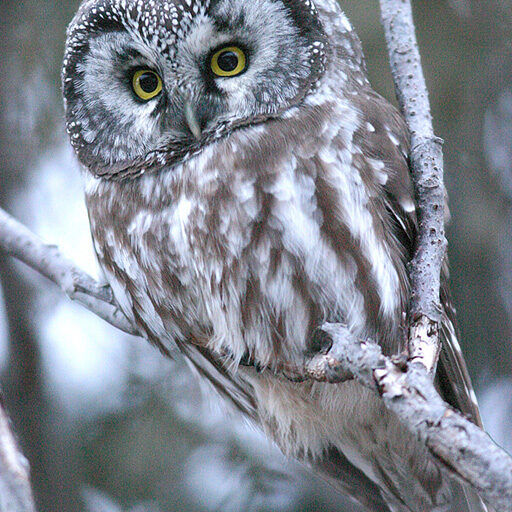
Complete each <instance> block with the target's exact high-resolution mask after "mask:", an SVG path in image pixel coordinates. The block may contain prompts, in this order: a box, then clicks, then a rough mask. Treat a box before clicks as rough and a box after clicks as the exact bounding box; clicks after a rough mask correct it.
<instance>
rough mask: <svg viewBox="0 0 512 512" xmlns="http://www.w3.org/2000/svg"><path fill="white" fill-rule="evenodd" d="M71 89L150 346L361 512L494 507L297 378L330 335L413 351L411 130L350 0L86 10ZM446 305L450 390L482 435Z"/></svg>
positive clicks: (79, 24) (341, 399) (80, 151)
mask: <svg viewBox="0 0 512 512" xmlns="http://www.w3.org/2000/svg"><path fill="white" fill-rule="evenodd" d="M63 91H64V98H65V108H66V122H67V130H68V133H69V136H70V140H71V143H72V146H73V148H74V150H75V152H76V154H77V156H78V159H79V160H80V162H81V164H82V166H83V175H84V183H85V197H86V203H87V208H88V212H89V218H90V225H91V231H92V236H93V241H94V246H95V250H96V253H97V257H98V260H99V263H100V265H101V267H102V269H103V271H104V273H105V276H106V278H107V280H108V282H109V284H110V285H111V287H112V289H113V291H114V294H115V297H116V299H117V301H118V303H119V304H120V306H121V308H122V310H123V312H124V314H125V315H126V316H127V317H128V318H129V319H130V320H131V321H132V322H133V324H134V325H136V326H137V327H138V329H139V330H140V332H141V333H143V334H144V336H145V337H146V338H147V339H148V340H149V341H150V342H151V343H153V344H154V345H156V346H157V347H158V348H159V349H160V350H161V352H162V353H163V354H165V355H171V354H172V353H174V352H176V351H177V349H178V350H179V351H181V353H183V355H184V356H185V358H186V360H187V361H188V362H189V364H190V365H191V367H192V368H194V369H195V370H196V371H197V373H199V374H200V376H201V377H202V378H204V379H207V380H208V381H209V382H210V383H211V384H212V385H213V386H214V387H215V388H216V390H217V391H218V392H219V394H220V395H222V396H223V397H224V398H225V399H226V400H227V401H229V402H230V403H232V404H233V405H234V406H236V407H237V408H238V409H239V410H240V411H242V412H243V413H244V414H245V415H246V416H247V417H249V418H250V419H251V420H253V421H254V422H256V423H257V424H258V425H259V426H260V427H261V428H262V429H263V430H264V431H265V432H266V433H267V434H268V436H269V437H270V438H271V439H272V440H273V441H275V443H276V444H277V445H278V446H279V447H280V449H281V450H282V451H283V452H284V453H285V454H286V455H287V456H289V457H293V458H296V459H299V460H301V461H303V462H305V463H307V464H308V465H310V466H311V467H312V468H313V469H314V470H315V471H317V472H318V473H319V474H321V475H322V476H323V477H324V478H325V479H327V480H328V481H329V482H331V483H332V484H333V485H335V486H336V487H337V488H338V489H339V490H340V491H342V492H344V493H345V494H347V495H349V496H350V497H352V498H353V499H354V500H356V501H358V502H359V503H361V504H362V505H363V506H364V507H365V508H366V510H368V511H373V512H386V511H388V512H391V511H392V512H406V511H407V512H417V511H422V512H423V511H457V512H464V511H466V512H467V511H471V512H476V511H483V510H486V509H485V506H484V505H483V504H482V502H481V501H480V499H479V498H478V496H476V495H475V494H474V493H473V491H471V490H470V489H469V488H468V487H467V486H464V485H463V484H462V483H461V482H459V481H455V480H454V479H452V478H451V476H450V475H449V474H448V473H447V472H446V468H444V467H442V466H440V465H439V464H438V462H437V461H435V460H433V459H432V458H431V456H429V454H428V453H427V451H426V449H425V448H424V447H423V446H422V445H421V444H420V443H419V442H418V441H417V440H416V439H415V438H414V437H413V436H412V435H411V434H410V433H409V432H408V431H406V430H405V428H404V427H403V426H402V425H401V424H400V422H399V421H398V419H397V418H396V417H395V416H394V415H393V413H391V412H390V411H388V410H386V409H385V407H384V406H383V405H382V403H381V402H380V400H379V399H378V398H377V397H376V396H374V395H373V394H372V393H371V392H370V391H368V390H367V389H364V388H363V387H361V386H360V385H359V384H357V383H356V382H354V381H347V382H344V383H340V384H327V383H319V382H311V381H304V380H302V379H301V378H300V376H298V375H297V372H296V371H295V370H294V369H295V368H297V367H299V366H300V365H301V363H302V362H303V360H304V354H305V353H307V352H308V351H311V350H313V349H314V345H315V342H314V336H313V333H314V331H315V329H316V328H317V327H318V326H320V325H322V323H323V322H338V323H342V324H343V325H344V326H345V328H346V329H348V331H349V332H350V333H351V334H353V335H354V336H357V337H359V338H370V339H374V340H376V341H377V342H378V343H379V344H380V345H381V346H382V349H383V351H384V352H385V353H386V354H394V353H399V352H401V351H403V350H405V335H404V332H405V322H406V319H407V300H408V295H409V279H408V275H407V271H406V267H407V263H408V261H409V260H410V259H411V256H412V252H413V251H414V244H415V235H416V216H415V202H414V194H413V189H412V184H411V178H410V175H409V166H408V152H409V147H408V133H407V128H406V126H405V124H404V121H403V119H402V118H401V116H400V114H399V113H398V112H397V111H396V110H395V109H394V107H392V106H391V105H390V104H389V103H388V102H387V101H386V100H384V99H383V98H382V97H380V96H379V95H378V94H377V93H376V92H374V91H373V90H372V88H371V86H370V84H369V82H368V79H367V76H366V71H365V64H364V59H363V53H362V49H361V45H360V42H359V39H358V38H357V36H356V34H355V33H354V32H353V30H352V28H351V25H350V24H349V22H348V20H347V18H346V17H345V15H344V14H343V13H342V11H341V10H340V8H339V6H338V4H337V2H336V1H334V0H314V1H313V0H144V1H143V0H86V1H85V2H83V3H82V5H81V6H80V8H79V10H78V13H77V14H76V16H75V18H74V20H73V21H72V23H71V25H70V27H69V29H68V38H67V46H66V53H65V59H64V69H63ZM445 273H446V272H445ZM444 280H445V281H446V276H445V279H444ZM442 302H443V304H444V317H443V324H442V338H443V349H442V353H441V358H440V362H439V368H438V370H437V376H436V384H437V386H438V389H439V391H440V392H441V394H442V395H443V397H444V398H445V400H447V401H448V402H449V403H450V404H452V405H453V406H454V407H456V408H458V409H459V410H460V411H462V412H463V413H465V414H467V415H470V417H471V418H472V419H473V421H474V422H475V423H477V424H480V418H479V413H478V408H477V406H476V403H475V399H474V393H473V390H472V388H471V384H470V380H469V377H468V374H467V370H466V367H465V363H464V360H463V358H462V355H461V352H460V348H459V345H458V343H457V340H456V336H455V329H454V323H453V311H452V309H451V307H450V303H449V298H448V294H447V289H446V284H445V285H444V286H443V290H442Z"/></svg>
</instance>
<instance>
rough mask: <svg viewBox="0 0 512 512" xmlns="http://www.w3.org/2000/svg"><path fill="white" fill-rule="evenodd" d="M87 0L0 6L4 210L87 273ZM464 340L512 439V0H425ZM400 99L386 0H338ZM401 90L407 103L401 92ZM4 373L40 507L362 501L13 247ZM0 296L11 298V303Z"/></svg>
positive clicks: (424, 42) (4, 278) (90, 264)
mask: <svg viewBox="0 0 512 512" xmlns="http://www.w3.org/2000/svg"><path fill="white" fill-rule="evenodd" d="M78 3H79V2H78V1H77V0H70V1H67V2H61V1H57V0H46V1H45V0H17V1H8V0H2V2H1V4H0V63H1V64H0V66H1V68H0V69H1V79H0V94H1V118H0V125H1V126H0V141H1V142H0V144H1V146H0V151H1V153H0V155H1V160H0V163H1V165H0V205H1V206H2V207H3V208H5V209H7V210H8V211H10V212H11V213H13V214H14V215H16V216H17V217H18V218H19V219H21V220H22V221H23V222H25V223H26V224H27V225H29V226H30V228H31V229H33V230H34V231H35V232H37V233H38V234H39V235H40V236H42V237H43V238H44V239H45V240H46V241H48V242H52V243H55V244H57V245H59V246H60V247H61V248H62V250H63V251H64V252H65V253H66V254H67V255H68V256H69V257H71V258H72V259H73V260H74V261H75V262H77V263H78V264H79V265H80V266H82V267H83V268H84V269H86V270H87V271H88V272H89V273H91V274H92V275H97V274H98V272H97V268H96V264H95V261H94V256H93V252H92V248H91V242H90V237H89V230H88V224H87V219H86V214H85V208H84V205H83V199H82V192H81V183H80V177H79V172H78V169H77V164H76V162H75V160H74V158H73V156H72V154H71V151H70V148H69V146H68V143H67V140H66V136H65V131H64V121H63V109H62V101H61V95H60V77H59V74H60V66H61V59H62V55H63V48H64V38H65V27H66V25H67V23H68V22H69V21H70V20H71V17H72V16H73V13H74V11H75V9H76V8H77V5H78ZM413 3H414V8H415V19H416V27H417V32H418V38H419V42H420V49H421V53H422V57H423V64H424V70H425V73H426V77H427V83H428V86H429V90H430V96H431V100H432V105H433V115H434V123H435V128H436V133H437V135H439V136H441V137H442V138H443V139H444V140H445V141H446V143H445V163H446V165H445V170H446V183H447V187H448V190H449V193H450V199H451V202H450V204H451V211H452V222H451V225H450V227H449V231H448V236H449V242H450V247H449V251H450V257H451V267H452V285H453V294H454V300H455V303H456V305H457V309H458V317H459V323H460V327H461V331H462V340H461V341H462V345H463V348H464V351H465V354H466V358H467V361H468V365H469V368H470V371H471V374H472V376H473V381H474V384H475V387H476V392H477V395H478V397H479V400H480V403H481V406H482V412H483V418H484V422H485V424H486V428H487V429H488V431H489V432H490V433H491V434H492V436H493V437H494V438H495V439H496V441H497V442H498V443H500V444H501V445H502V446H504V447H505V448H506V449H508V450H511V449H512V436H511V434H512V346H511V339H512V338H511V327H512V226H511V218H512V216H511V213H512V0H485V1H484V0H428V1H427V0H417V1H415V2H413ZM341 4H342V7H343V9H344V10H345V11H346V13H347V14H348V16H349V18H350V19H351V21H352V23H353V24H354V25H355V27H356V29H357V31H358V33H359V35H360V37H361V39H362V41H363V46H364V49H365V53H366V57H367V62H368V68H369V73H370V76H371V80H372V82H373V84H374V87H375V88H376V89H377V90H378V91H379V92H381V93H382V94H383V95H384V96H386V97H387V98H390V99H392V98H394V94H393V86H392V83H391V78H390V73H389V68H388V59H387V54H386V49H385V43H384V38H383V33H382V29H381V26H380V23H379V12H378V5H377V4H378V2H377V0H374V1H369V0H346V1H341ZM393 101H394V100H393ZM0 283H1V289H0V292H1V293H0V375H1V378H0V380H1V386H2V388H3V391H4V393H5V395H6V400H7V404H8V410H9V412H10V414H11V416H12V418H13V423H14V426H15V429H16V432H17V433H18V435H19V438H20V443H21V445H22V447H23V450H24V452H25V454H26V455H27V457H28V459H29V460H30V464H31V467H32V478H33V485H34V489H35V493H36V497H37V502H38V507H39V508H38V510H40V511H41V512H50V511H51V512H56V511H58V512H72V511H73V512H74V511H86V512H100V511H101V512H117V511H131V512H135V511H137V512H145V511H149V512H160V511H162V512H164V511H165V512H172V511H183V510H187V511H197V512H208V511H218V512H229V511H248V512H252V511H276V512H277V511H279V512H281V511H282V512H300V511H306V510H307V511H315V510H322V511H325V512H330V511H333V512H334V511H335V510H336V511H339V510H346V511H353V512H355V511H356V510H360V509H359V508H357V507H355V506H353V505H351V504H348V503H347V502H346V501H345V500H344V499H343V498H342V497H340V496H339V495H337V494H336V493H335V492H334V491H332V490H331V489H330V488H329V487H328V486H327V485H326V484H324V483H322V482H321V481H319V480H318V479H316V478H314V477H313V476H312V475H311V474H310V473H309V472H308V471H307V470H306V469H305V468H303V467H301V466H298V465H297V464H295V463H293V462H290V461H286V460H285V459H284V458H283V457H282V456H281V455H280V454H279V453H278V452H277V450H276V449H275V448H274V447H273V446H272V445H270V444H269V443H268V442H267V441H266V440H265V439H264V438H263V437H262V435H261V434H260V433H259V432H257V431H256V430H255V429H254V428H253V427H251V426H249V425H247V424H246V423H244V421H242V420H241V419H240V418H239V417H236V416H234V417H229V416H226V413H225V411H223V410H222V409H221V408H220V407H218V406H216V405H215V403H216V402H215V400H206V401H202V400H201V393H200V391H199V389H198V385H197V383H196V382H195V381H194V380H193V379H192V378H191V375H190V374H189V373H188V370H187V369H186V368H185V367H184V364H183V362H182V361H180V360H178V361H174V362H171V361H167V360H164V359H163V358H162V357H160V355H159V354H158V353H157V352H156V351H155V350H154V349H152V348H151V347H150V346H149V345H148V344H146V343H145V342H143V341H141V340H139V339H133V338H130V337H127V336H125V335H123V334H122V333H120V332H118V331H116V330H115V329H114V328H111V327H110V326H108V325H106V324H105V323H103V322H102V321H101V320H99V319H98V318H95V317H94V316H93V315H91V314H89V313H88V312H87V311H84V310H82V309H81V308H80V307H78V306H75V305H74V304H71V303H70V302H69V301H68V300H67V299H66V298H64V296H63V295H62V293H61V292H60V291H58V290H57V289H56V288H55V287H54V286H53V285H52V284H50V283H48V282H46V281H45V280H44V279H43V278H41V277H40V276H38V275H36V274H35V273H34V272H32V271H30V270H28V269H27V268H26V267H24V266H23V265H21V264H19V263H17V262H14V261H12V260H9V259H7V258H5V257H3V256H1V255H0ZM2 297H3V298H2Z"/></svg>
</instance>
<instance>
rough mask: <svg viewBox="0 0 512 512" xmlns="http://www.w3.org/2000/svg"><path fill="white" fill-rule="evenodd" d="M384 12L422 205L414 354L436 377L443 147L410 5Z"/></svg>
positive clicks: (385, 4)
mask: <svg viewBox="0 0 512 512" xmlns="http://www.w3.org/2000/svg"><path fill="white" fill-rule="evenodd" d="M380 6H381V17H382V24H383V25H384V32H385V35H386V41H387V44H388V50H389V58H390V63H391V71H392V74H393V80H394V82H395V90H396V95H397V98H398V102H399V104H400V108H401V110H402V112H403V114H404V116H405V119H406V121H407V125H408V126H409V129H410V132H411V148H412V149H411V169H412V174H413V181H414V185H415V189H416V200H417V204H418V222H419V233H418V238H417V247H418V249H417V251H416V254H415V255H414V258H413V260H412V261H411V264H410V277H411V298H410V304H409V313H410V326H409V354H410V357H411V359H412V360H415V361H418V362H421V363H422V364H423V365H424V366H425V367H426V368H427V369H428V370H429V371H430V372H431V373H434V372H435V368H436V365H437V360H438V357H439V352H440V348H441V347H440V342H439V325H440V320H441V306H440V299H439V290H440V284H441V278H440V276H441V267H442V264H443V260H444V257H445V253H446V239H445V235H444V200H445V189H444V185H443V153H442V142H443V141H442V140H441V139H440V138H439V137H436V136H435V135H434V129H433V127H432V116H431V114H430V103H429V100H428V92H427V87H426V84H425V78H424V76H423V71H422V68H421V59H420V54H419V51H418V43H417V42H416V35H415V32H414V22H413V18H412V9H411V3H410V0H380Z"/></svg>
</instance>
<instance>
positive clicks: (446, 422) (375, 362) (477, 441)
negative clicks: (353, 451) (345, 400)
mask: <svg viewBox="0 0 512 512" xmlns="http://www.w3.org/2000/svg"><path fill="white" fill-rule="evenodd" d="M321 331H322V332H324V333H326V334H327V335H328V336H329V338H330V340H331V341H332V346H331V348H330V349H329V351H328V353H327V354H316V355H314V356H312V357H311V358H310V359H308V360H306V364H305V373H306V375H307V376H308V377H310V378H312V379H313V380H317V381H320V382H330V383H336V382H343V381H345V380H346V379H347V378H352V377H353V378H355V379H356V380H357V381H358V382H359V383H360V384H362V385H363V386H365V387H367V388H369V389H371V390H373V391H375V392H376V393H378V394H379V395H380V396H381V398H382V400H383V401H384V404H385V406H386V407H387V408H388V409H389V410H391V411H393V412H394V413H395V414H396V415H397V417H398V418H399V419H400V421H401V422H402V423H403V424H404V425H405V426H406V427H407V429H408V430H409V431H410V432H411V433H413V434H414V435H415V436H416V437H417V438H418V439H420V440H421V441H422V442H423V443H424V444H425V446H426V447H427V449H428V450H429V451H430V453H431V454H432V455H433V456H434V457H435V458H436V459H437V460H440V461H441V462H442V463H443V465H444V466H445V467H446V468H448V470H450V471H451V472H452V473H454V474H455V475H456V476H458V477H459V478H462V479H463V480H464V481H465V482H467V483H469V484H470V485H471V486H473V488H474V489H475V490H476V492H477V493H478V494H479V495H480V497H481V498H482V499H484V500H485V501H486V502H487V503H488V504H489V505H491V506H492V507H494V508H495V509H496V510H499V511H501V512H506V511H511V510H512V458H511V457H510V456H509V455H508V454H507V453H506V452H505V451H504V450H502V449H501V448H500V447H499V446H497V445H496V444H495V443H494V442H493V441H492V439H491V438H490V437H489V436H488V435H487V434H486V433H485V432H484V431H483V430H481V429H480V428H479V427H477V426H476V425H475V424H474V423H472V422H471V421H469V420H468V419H466V418H465V417H464V416H463V415H462V414H461V413H460V412H458V411H456V410H455V409H453V408H452V407H450V406H449V405H448V404H447V403H445V402H444V401H443V400H442V399H441V397H440V396H439V394H438V393H437V391H436V389H435V387H434V384H433V382H432V378H431V376H430V374H429V373H428V372H427V370H426V368H425V367H424V365H422V364H418V363H417V362H411V361H407V360H405V359H403V358H400V357H399V356H397V357H394V358H389V357H386V356H384V355H383V354H382V351H381V348H380V346H379V345H377V344H376V343H374V342H371V341H359V340H357V339H356V338H355V337H354V336H353V334H352V333H351V332H350V331H349V329H348V328H346V327H345V326H344V325H341V324H324V325H323V326H322V328H321Z"/></svg>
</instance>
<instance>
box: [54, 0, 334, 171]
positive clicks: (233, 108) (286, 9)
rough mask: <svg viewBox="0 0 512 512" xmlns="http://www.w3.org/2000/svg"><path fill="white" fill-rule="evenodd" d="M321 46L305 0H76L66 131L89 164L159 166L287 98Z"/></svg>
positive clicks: (66, 79) (286, 105)
mask: <svg viewBox="0 0 512 512" xmlns="http://www.w3.org/2000/svg"><path fill="white" fill-rule="evenodd" d="M326 50H327V49H326V41H325V37H324V34H323V30H322V26H321V24H320V22H319V21H318V17H317V16H316V12H315V8H314V6H313V5H312V3H311V1H310V0H251V1H247V0H175V1H174V2H173V1H165V0H161V1H158V0H150V1H142V0H100V1H97V0H96V1H86V2H85V3H83V4H82V6H81V7H80V10H79V11H78V13H77V15H76V17H75V19H74V20H73V22H72V23H71V25H70V27H69V30H68V41H67V50H66V56H65V61H64V70H63V88H64V97H65V105H66V118H67V128H68V132H69V135H70V137H71V142H72V144H73V146H74V148H75V151H76V152H77V154H78V156H79V158H80V160H81V162H82V163H83V164H84V165H85V166H86V167H87V168H89V169H90V171H91V172H93V173H94V174H96V175H98V176H105V177H107V178H109V177H110V178H122V177H124V176H126V175H130V176H133V175H137V174H141V173H143V172H146V171H149V170H155V169H158V168H162V167H164V166H165V167H169V166H170V165H172V164H175V163H178V162H180V161H182V160H184V159H186V158H187V157H189V156H191V155H193V154H194V153H197V152H199V151H200V150H201V149H202V148H203V147H204V146H205V145H207V144H209V143H212V142H213V141H215V140H217V139H218V138H220V137H223V136H226V135H227V134H228V133H230V132H231V131H232V130H234V129H237V128H240V127H243V126H247V125H252V124H255V123H260V122H264V121H265V120H267V119H269V118H270V117H276V116H280V115H282V114H283V113H284V112H286V111H287V110H288V109H290V108H291V107H293V106H295V105H298V104H299V103H300V102H301V101H302V100H303V98H304V96H305V95H307V94H308V93H309V92H310V91H311V90H312V88H314V86H315V84H316V83H317V82H318V80H319V79H320V77H321V76H322V74H323V71H324V68H325V60H326V53H327V52H326Z"/></svg>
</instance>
